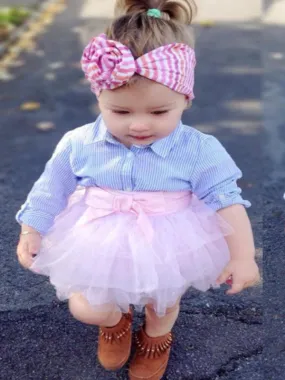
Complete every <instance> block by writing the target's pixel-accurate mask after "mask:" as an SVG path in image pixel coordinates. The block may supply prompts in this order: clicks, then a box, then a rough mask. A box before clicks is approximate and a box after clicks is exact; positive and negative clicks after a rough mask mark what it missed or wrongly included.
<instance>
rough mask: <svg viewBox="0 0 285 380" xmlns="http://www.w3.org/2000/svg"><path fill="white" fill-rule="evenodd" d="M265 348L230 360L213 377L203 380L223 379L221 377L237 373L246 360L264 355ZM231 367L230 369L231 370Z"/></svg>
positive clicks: (259, 348)
mask: <svg viewBox="0 0 285 380" xmlns="http://www.w3.org/2000/svg"><path fill="white" fill-rule="evenodd" d="M262 351H263V347H262V346H260V347H258V348H257V349H256V350H253V351H250V352H249V353H244V354H241V355H237V356H235V357H232V358H230V359H229V360H228V362H227V363H226V364H224V365H222V366H221V368H220V369H219V370H218V371H217V372H216V374H215V375H213V376H212V377H209V378H206V379H203V380H217V379H222V378H221V376H223V377H224V376H228V375H229V374H230V373H232V372H235V371H236V370H237V369H238V367H239V365H240V363H241V362H244V361H246V360H249V359H252V358H254V357H257V356H259V355H261V354H262ZM229 367H230V368H229Z"/></svg>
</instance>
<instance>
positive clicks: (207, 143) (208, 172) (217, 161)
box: [191, 136, 251, 211]
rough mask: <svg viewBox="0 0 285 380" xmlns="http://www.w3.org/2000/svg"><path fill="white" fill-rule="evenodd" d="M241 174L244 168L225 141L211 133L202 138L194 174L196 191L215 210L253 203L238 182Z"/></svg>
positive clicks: (193, 182) (192, 182) (194, 188)
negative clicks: (245, 196)
mask: <svg viewBox="0 0 285 380" xmlns="http://www.w3.org/2000/svg"><path fill="white" fill-rule="evenodd" d="M241 177H242V172H241V171H240V169H239V168H238V167H237V166H236V164H235V162H234V161H233V159H232V158H231V156H230V155H229V154H228V153H227V151H226V150H225V148H224V147H223V146H222V145H221V143H220V142H219V141H218V140H217V139H216V138H215V137H213V136H207V138H205V140H204V141H202V142H201V147H200V153H199V156H198V160H197V163H196V165H195V169H194V173H193V176H192V178H191V184H192V191H193V193H194V194H195V195H196V196H197V197H198V198H199V199H200V200H203V201H204V202H205V203H206V204H207V205H208V206H209V207H211V208H212V209H214V210H215V211H218V210H220V209H223V208H226V207H229V206H232V205H236V204H241V205H243V206H245V207H250V206H251V204H250V202H249V201H247V200H244V199H243V198H242V196H241V189H240V188H239V187H238V185H237V180H238V179H240V178H241Z"/></svg>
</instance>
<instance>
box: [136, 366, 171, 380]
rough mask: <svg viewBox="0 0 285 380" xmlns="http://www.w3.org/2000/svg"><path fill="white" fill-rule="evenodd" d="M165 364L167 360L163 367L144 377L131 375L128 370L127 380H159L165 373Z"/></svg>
mask: <svg viewBox="0 0 285 380" xmlns="http://www.w3.org/2000/svg"><path fill="white" fill-rule="evenodd" d="M167 364H168V361H167V363H166V366H165V367H163V368H160V369H159V370H158V371H157V372H156V373H154V374H152V375H151V376H150V377H145V376H144V377H138V376H135V375H133V374H132V373H131V372H130V371H129V380H161V379H162V378H163V376H164V374H165V371H166V369H167Z"/></svg>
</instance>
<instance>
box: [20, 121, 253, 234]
mask: <svg viewBox="0 0 285 380" xmlns="http://www.w3.org/2000/svg"><path fill="white" fill-rule="evenodd" d="M241 176H242V173H241V171H240V170H239V169H238V167H237V166H236V164H235V163H234V161H233V159H232V158H231V157H230V156H229V154H228V153H227V152H226V150H225V149H224V148H223V146H222V145H221V144H220V143H219V142H218V140H217V139H216V138H214V137H213V136H210V135H206V134H204V133H201V132H199V131H197V130H195V129H193V128H191V127H189V126H186V125H183V124H182V123H180V125H179V126H178V127H177V128H176V129H175V130H174V132H172V134H171V135H169V136H168V137H166V138H163V139H161V140H158V141H156V142H154V143H153V144H152V145H150V146H147V147H140V146H132V147H131V148H130V149H128V148H126V147H125V146H124V145H122V144H121V143H119V142H118V141H117V140H115V139H114V138H113V137H112V136H111V135H110V133H109V132H108V131H107V129H106V127H105V124H104V122H103V120H102V118H101V117H99V118H98V119H97V120H96V122H95V123H92V124H87V125H85V126H83V127H80V128H77V129H75V130H72V131H70V132H68V133H66V134H65V135H64V137H63V138H62V139H61V141H60V142H59V144H58V146H57V147H56V149H55V151H54V153H53V155H52V157H51V159H50V160H49V162H48V163H47V165H46V167H45V170H44V172H43V174H42V175H41V177H40V178H39V179H38V181H37V182H36V183H35V184H34V186H33V188H32V190H31V192H30V194H29V196H28V198H27V200H26V202H25V204H24V205H23V206H22V207H21V210H20V211H19V212H18V213H17V217H16V218H17V220H18V222H19V223H25V224H27V225H29V226H32V227H33V228H35V229H36V230H38V231H39V232H41V233H42V234H45V233H46V232H47V231H48V229H49V228H50V227H51V226H52V224H53V221H54V218H55V217H56V216H57V215H58V214H59V213H60V212H61V211H62V210H63V209H64V208H65V207H66V204H67V200H68V197H69V195H70V194H72V193H73V192H74V190H75V189H76V187H77V186H98V187H105V188H106V187H107V188H112V189H116V190H125V191H182V190H190V191H192V192H193V193H195V194H196V195H197V196H198V198H199V199H202V200H204V202H205V203H206V204H208V205H209V206H210V207H211V208H213V209H214V210H219V209H221V208H225V207H228V206H230V205H233V204H242V205H244V206H245V207H249V206H250V203H249V202H247V201H245V200H243V199H242V197H241V190H240V188H239V187H238V186H237V183H236V181H237V179H239V178H241Z"/></svg>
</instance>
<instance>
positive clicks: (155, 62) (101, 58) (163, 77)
mask: <svg viewBox="0 0 285 380" xmlns="http://www.w3.org/2000/svg"><path fill="white" fill-rule="evenodd" d="M81 64H82V69H83V71H84V73H85V76H86V78H87V79H88V81H89V82H90V83H91V91H92V92H94V93H95V94H96V95H97V96H99V95H100V93H101V91H102V90H113V89H115V88H118V87H120V86H123V85H124V84H126V83H127V82H128V81H129V80H130V78H131V77H132V76H133V75H134V74H138V75H141V76H143V77H145V78H148V79H151V80H153V81H155V82H158V83H161V84H163V85H165V86H167V87H169V88H170V89H172V90H174V91H176V92H179V93H181V94H184V95H186V96H187V97H188V98H189V100H192V99H194V92H193V88H194V69H195V66H196V58H195V51H194V50H193V49H192V48H191V47H190V46H188V45H185V44H182V43H173V44H169V45H165V46H161V47H159V48H157V49H155V50H152V51H150V52H149V53H147V54H144V55H143V56H141V57H139V58H138V59H135V58H134V57H133V55H132V52H131V51H130V49H129V48H128V47H127V46H125V45H123V44H122V43H120V42H118V41H113V40H109V39H107V36H106V35H105V34H101V35H99V36H98V37H95V38H93V39H92V41H91V42H90V43H89V44H88V45H87V46H86V48H85V49H84V52H83V56H82V59H81Z"/></svg>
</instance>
